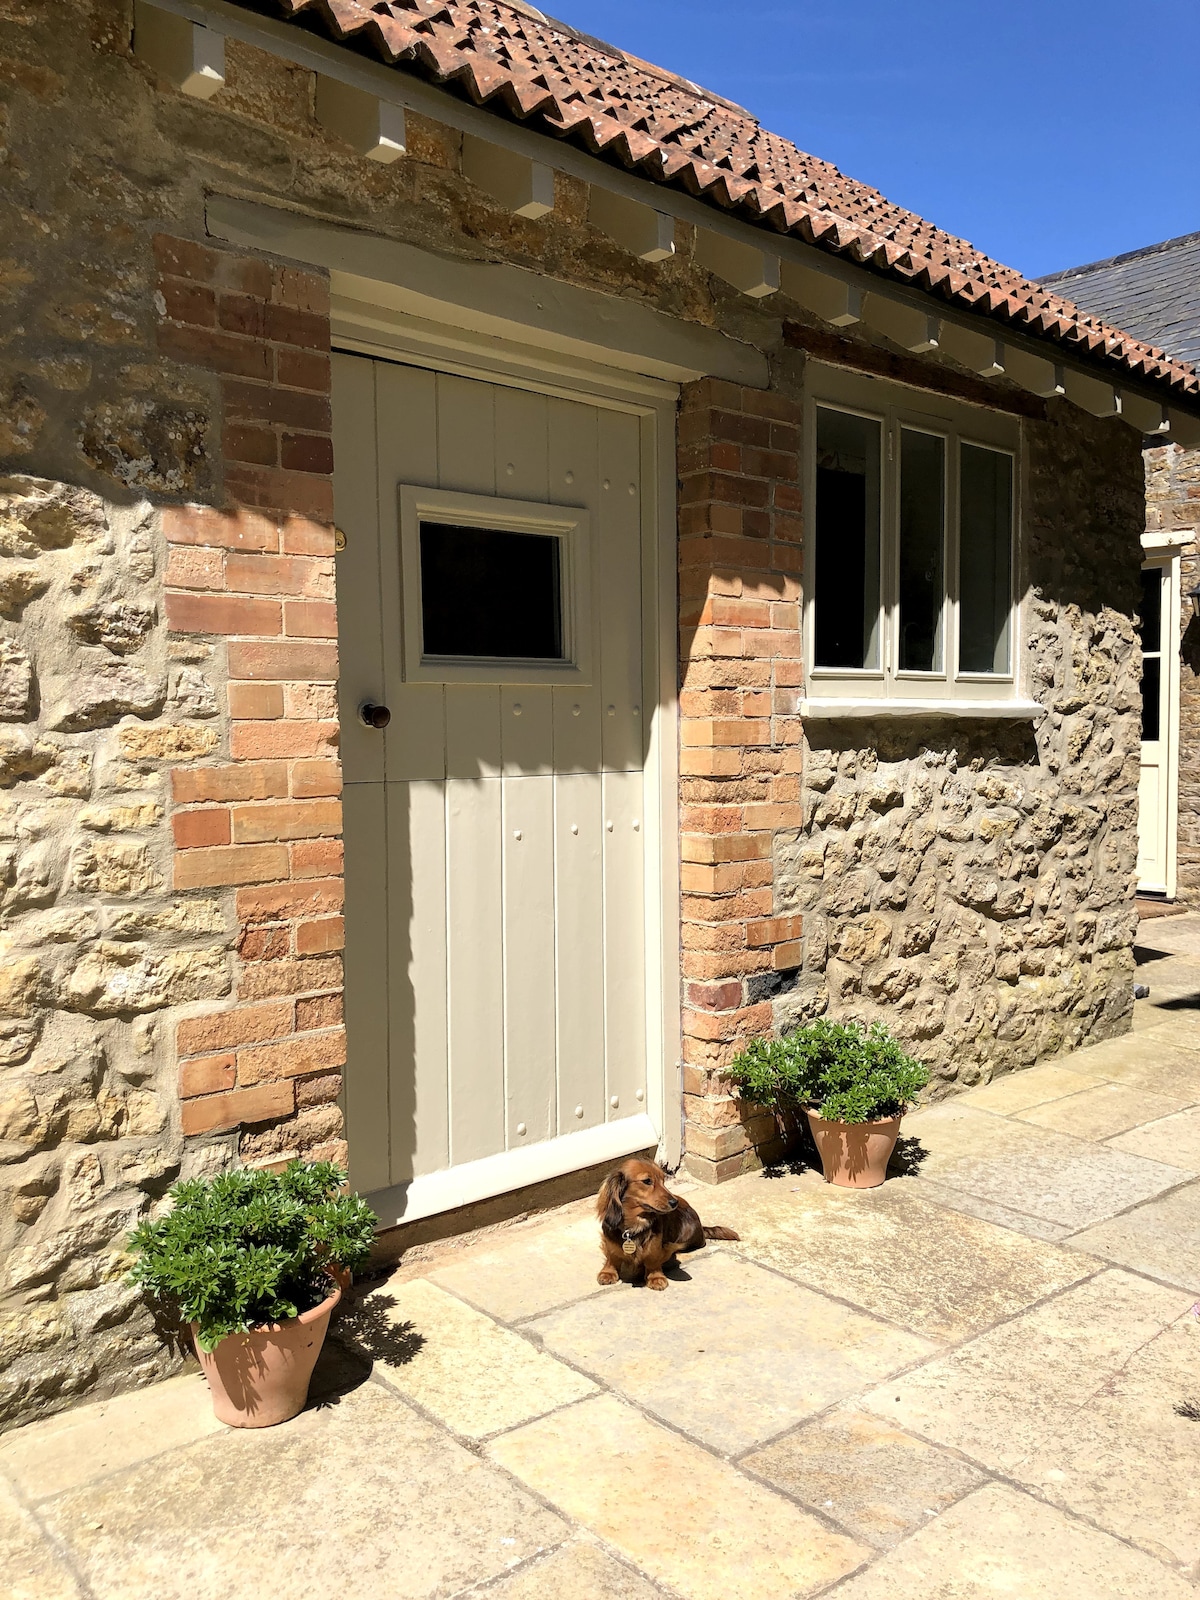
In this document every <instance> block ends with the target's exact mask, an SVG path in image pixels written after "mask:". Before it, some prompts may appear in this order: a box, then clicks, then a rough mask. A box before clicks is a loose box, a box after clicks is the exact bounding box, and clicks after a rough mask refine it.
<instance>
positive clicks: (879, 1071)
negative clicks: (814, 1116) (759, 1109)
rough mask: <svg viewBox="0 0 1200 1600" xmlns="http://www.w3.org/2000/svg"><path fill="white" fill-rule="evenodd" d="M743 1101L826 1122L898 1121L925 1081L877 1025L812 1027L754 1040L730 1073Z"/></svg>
mask: <svg viewBox="0 0 1200 1600" xmlns="http://www.w3.org/2000/svg"><path fill="white" fill-rule="evenodd" d="M728 1077H729V1078H730V1080H731V1082H733V1083H734V1084H736V1085H737V1087H738V1088H739V1089H740V1090H741V1093H742V1095H743V1097H744V1098H745V1099H747V1100H752V1101H754V1102H755V1103H756V1104H757V1105H761V1106H766V1107H768V1108H770V1109H774V1110H782V1109H793V1108H796V1107H801V1106H804V1107H811V1108H812V1109H814V1110H815V1111H817V1112H818V1114H819V1115H820V1116H822V1117H824V1118H825V1119H826V1120H827V1121H829V1122H875V1121H878V1120H879V1119H880V1118H882V1117H897V1116H900V1115H902V1113H903V1112H904V1111H905V1109H906V1108H907V1107H908V1106H910V1105H911V1104H912V1103H913V1101H914V1100H915V1099H916V1098H917V1096H918V1095H919V1094H920V1092H921V1090H922V1089H924V1088H925V1086H926V1084H927V1083H928V1082H929V1071H928V1069H927V1068H926V1067H924V1066H922V1065H921V1063H920V1062H919V1061H916V1060H914V1059H913V1057H912V1056H910V1055H907V1054H906V1053H905V1051H904V1049H903V1048H902V1046H901V1045H900V1043H899V1042H898V1041H897V1040H896V1039H894V1038H893V1037H892V1035H891V1034H890V1033H889V1032H888V1030H887V1029H886V1028H885V1027H884V1026H883V1025H882V1024H881V1023H878V1022H876V1023H872V1025H871V1026H870V1027H869V1028H864V1027H863V1026H862V1024H861V1023H858V1022H833V1021H831V1020H830V1019H829V1018H828V1017H819V1018H818V1019H817V1020H816V1021H815V1022H810V1023H808V1024H807V1025H806V1026H805V1027H802V1028H797V1029H796V1030H795V1031H794V1032H792V1033H788V1034H785V1035H784V1036H783V1038H781V1039H753V1040H751V1042H750V1044H749V1045H747V1047H746V1049H745V1050H743V1051H742V1052H741V1054H740V1055H738V1056H737V1057H736V1058H735V1059H734V1060H733V1062H732V1063H731V1064H730V1066H729V1068H728Z"/></svg>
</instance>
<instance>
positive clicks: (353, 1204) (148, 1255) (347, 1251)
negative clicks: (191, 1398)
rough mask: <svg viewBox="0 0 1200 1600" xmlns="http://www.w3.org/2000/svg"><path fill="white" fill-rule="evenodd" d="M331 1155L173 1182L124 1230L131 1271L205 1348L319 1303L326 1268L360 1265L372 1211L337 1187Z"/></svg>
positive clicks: (326, 1284) (325, 1288)
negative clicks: (154, 1208)
mask: <svg viewBox="0 0 1200 1600" xmlns="http://www.w3.org/2000/svg"><path fill="white" fill-rule="evenodd" d="M344 1182H345V1174H344V1173H343V1172H342V1171H341V1169H340V1168H339V1167H337V1166H335V1165H334V1164H333V1163H332V1162H329V1161H310V1162H304V1161H292V1162H290V1163H289V1164H288V1166H287V1167H285V1168H284V1170H283V1171H282V1172H277V1173H273V1172H262V1171H257V1170H253V1169H249V1168H238V1169H237V1170H235V1171H233V1172H224V1173H221V1174H220V1176H218V1177H216V1178H211V1179H200V1178H193V1179H189V1180H187V1181H185V1182H183V1183H177V1184H176V1185H175V1187H174V1188H173V1189H172V1190H171V1193H170V1196H169V1198H170V1200H171V1209H170V1210H169V1211H168V1212H166V1214H165V1215H164V1216H162V1217H159V1218H157V1219H156V1220H154V1221H146V1222H141V1223H139V1224H138V1226H137V1227H136V1228H134V1229H133V1231H132V1232H131V1233H130V1235H129V1240H128V1244H129V1249H130V1250H131V1251H133V1253H134V1255H135V1258H136V1259H135V1260H134V1263H133V1266H132V1268H131V1269H130V1273H129V1276H130V1278H131V1280H132V1281H133V1282H134V1283H138V1284H140V1285H141V1286H142V1287H143V1288H144V1289H145V1290H146V1291H147V1293H148V1294H149V1295H150V1296H151V1297H152V1298H154V1299H156V1300H160V1301H163V1302H165V1303H166V1304H168V1305H170V1306H172V1307H174V1309H175V1310H176V1311H177V1313H178V1315H179V1317H180V1318H181V1320H182V1321H184V1322H194V1323H196V1325H197V1338H198V1341H199V1344H200V1347H201V1349H202V1350H213V1349H215V1348H216V1346H217V1345H218V1344H219V1343H220V1342H221V1340H222V1339H224V1338H227V1337H228V1336H229V1335H230V1334H234V1333H245V1332H247V1331H248V1330H249V1329H251V1328H255V1327H259V1326H261V1325H262V1324H263V1323H271V1322H286V1321H288V1320H289V1319H290V1318H292V1317H296V1316H299V1315H300V1313H301V1312H302V1311H308V1310H310V1309H311V1308H312V1307H313V1306H317V1305H320V1303H321V1301H322V1300H324V1299H326V1298H327V1296H328V1294H329V1291H330V1276H329V1272H330V1268H332V1267H339V1268H343V1267H344V1268H348V1269H349V1270H350V1271H352V1272H353V1271H356V1270H358V1269H359V1268H361V1267H362V1266H364V1265H365V1264H366V1262H367V1260H368V1258H369V1256H370V1253H371V1245H372V1242H373V1240H374V1237H375V1222H376V1218H375V1213H374V1212H373V1211H372V1210H371V1208H370V1206H369V1205H367V1203H366V1201H365V1200H363V1199H361V1198H360V1197H359V1196H358V1195H348V1194H343V1193H342V1186H343V1184H344Z"/></svg>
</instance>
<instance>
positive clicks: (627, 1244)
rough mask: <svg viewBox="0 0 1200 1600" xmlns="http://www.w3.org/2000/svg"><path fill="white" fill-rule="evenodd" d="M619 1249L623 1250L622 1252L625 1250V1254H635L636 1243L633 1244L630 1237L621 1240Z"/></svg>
mask: <svg viewBox="0 0 1200 1600" xmlns="http://www.w3.org/2000/svg"><path fill="white" fill-rule="evenodd" d="M621 1249H622V1250H624V1252H625V1254H626V1255H627V1256H632V1255H636V1253H637V1245H636V1244H634V1242H633V1240H632V1239H625V1240H623V1241H622V1244H621Z"/></svg>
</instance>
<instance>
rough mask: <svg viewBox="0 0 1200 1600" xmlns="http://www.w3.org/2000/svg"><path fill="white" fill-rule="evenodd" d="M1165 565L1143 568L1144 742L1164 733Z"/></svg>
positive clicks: (1146, 742) (1148, 741)
mask: <svg viewBox="0 0 1200 1600" xmlns="http://www.w3.org/2000/svg"><path fill="white" fill-rule="evenodd" d="M1165 575H1166V574H1165V569H1164V568H1162V567H1143V568H1142V605H1141V619H1142V621H1141V628H1140V630H1139V631H1140V633H1141V638H1142V742H1143V744H1150V743H1153V741H1154V740H1155V739H1158V738H1161V736H1162V618H1163V604H1162V592H1163V579H1164V577H1165Z"/></svg>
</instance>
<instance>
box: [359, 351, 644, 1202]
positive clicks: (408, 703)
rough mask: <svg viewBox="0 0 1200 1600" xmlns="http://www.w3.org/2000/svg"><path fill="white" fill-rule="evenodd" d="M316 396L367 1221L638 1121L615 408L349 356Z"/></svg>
mask: <svg viewBox="0 0 1200 1600" xmlns="http://www.w3.org/2000/svg"><path fill="white" fill-rule="evenodd" d="M333 396H334V427H335V452H336V456H335V459H336V478H335V491H336V499H337V517H338V525H339V527H340V529H341V530H342V531H343V532H344V533H345V535H346V545H345V549H344V550H343V551H342V552H341V553H340V554H339V556H338V558H337V559H338V603H339V619H340V620H339V626H340V630H341V653H342V665H341V681H342V706H341V721H342V743H343V760H344V766H345V779H346V786H345V836H346V874H347V885H346V891H347V910H346V917H347V947H346V1005H347V1032H348V1041H347V1042H348V1051H349V1059H348V1065H347V1073H346V1115H347V1136H348V1139H349V1146H350V1165H351V1178H352V1181H353V1182H354V1184H355V1185H356V1187H358V1188H359V1189H360V1190H362V1191H363V1192H371V1193H373V1194H376V1195H383V1196H384V1197H385V1198H386V1200H387V1204H386V1205H385V1206H384V1207H383V1209H382V1210H381V1215H382V1216H383V1220H384V1221H385V1223H386V1222H387V1221H389V1220H398V1219H399V1218H400V1217H402V1216H405V1215H414V1214H421V1213H422V1212H424V1211H428V1210H437V1209H443V1208H445V1206H447V1205H449V1204H452V1203H455V1200H456V1199H457V1200H459V1201H461V1200H462V1199H464V1198H477V1197H478V1194H479V1193H481V1192H483V1191H472V1192H468V1193H465V1194H458V1193H457V1192H456V1191H455V1189H454V1185H453V1183H450V1184H443V1185H442V1187H441V1189H438V1185H437V1184H436V1183H434V1184H433V1185H432V1186H431V1185H429V1184H426V1186H425V1189H426V1192H427V1194H428V1192H429V1191H430V1189H431V1187H432V1188H433V1189H435V1190H438V1193H439V1194H441V1196H442V1198H441V1201H440V1203H436V1202H435V1203H429V1202H428V1201H427V1203H426V1204H425V1205H424V1206H421V1207H418V1208H415V1209H414V1206H413V1205H412V1204H407V1205H406V1204H405V1194H406V1192H407V1190H408V1188H409V1186H410V1184H411V1180H413V1179H417V1180H421V1179H424V1178H427V1177H428V1176H429V1175H432V1174H439V1173H449V1174H450V1176H451V1178H453V1175H454V1173H456V1172H458V1171H460V1170H461V1169H463V1168H464V1167H465V1166H468V1165H469V1164H471V1163H479V1162H481V1161H487V1160H488V1158H493V1159H492V1161H491V1163H490V1166H489V1169H488V1170H489V1171H491V1172H492V1180H493V1181H491V1183H490V1184H489V1185H487V1186H485V1187H487V1188H489V1189H490V1191H491V1192H499V1191H500V1190H502V1189H503V1188H514V1187H518V1186H519V1185H520V1184H521V1183H522V1182H524V1181H529V1177H530V1175H531V1174H532V1175H534V1176H538V1175H545V1174H541V1173H538V1172H537V1171H536V1155H535V1159H534V1161H533V1162H532V1164H531V1163H530V1162H526V1161H524V1160H522V1158H521V1157H520V1155H519V1154H518V1153H519V1152H521V1151H535V1150H536V1147H537V1146H539V1145H544V1142H545V1141H549V1140H553V1139H558V1138H561V1137H562V1136H563V1135H568V1134H577V1133H582V1132H583V1131H584V1130H589V1129H591V1130H594V1133H595V1134H598V1135H600V1137H601V1141H603V1139H604V1138H606V1137H607V1134H606V1131H605V1130H606V1128H607V1126H608V1125H610V1124H612V1123H614V1122H617V1121H620V1120H621V1119H628V1118H639V1117H640V1119H641V1121H640V1122H639V1123H637V1124H634V1123H630V1124H629V1129H630V1130H634V1129H635V1128H641V1126H642V1124H644V1122H645V1113H646V1111H647V1109H648V1108H647V1065H646V1064H647V1044H646V1040H647V1020H646V1019H647V995H646V896H645V887H644V886H645V882H646V862H645V849H646V837H647V829H646V828H645V826H644V820H643V777H644V765H645V760H646V752H645V740H646V731H645V729H644V727H643V723H644V722H645V720H646V719H645V718H644V717H643V715H642V700H643V676H644V675H643V605H642V598H641V596H642V578H641V574H642V533H641V525H642V514H641V469H640V452H641V445H640V437H641V436H640V433H639V421H638V418H637V417H636V416H634V415H630V414H627V413H625V412H623V411H620V410H616V409H606V408H604V407H601V406H590V405H587V404H583V403H580V402H577V401H573V400H566V399H559V398H555V397H552V396H547V395H543V394H538V393H534V392H531V391H528V390H525V389H520V388H515V387H506V386H504V385H501V384H496V383H490V382H484V381H482V380H479V379H475V378H465V377H458V376H453V375H449V374H445V373H440V372H435V371H431V370H426V369H424V368H418V367H410V366H404V365H401V364H399V363H395V362H390V361H375V360H370V359H367V358H365V357H361V356H351V355H338V356H335V358H334V385H333ZM364 704H366V705H368V706H377V707H380V708H386V709H385V711H382V710H377V711H375V712H374V713H371V712H369V711H368V712H367V713H366V715H367V716H368V717H369V716H371V715H374V717H375V720H377V721H382V720H383V718H384V715H385V714H386V713H390V720H388V721H387V722H386V726H383V727H379V728H377V727H374V726H368V725H367V724H366V722H364V720H363V718H364V713H363V709H362V708H363V706H364ZM611 1132H612V1134H614V1135H616V1142H617V1144H619V1143H620V1135H621V1130H619V1129H612V1130H611ZM608 1142H609V1144H610V1145H612V1144H613V1141H612V1140H611V1139H609V1141H608ZM641 1142H642V1143H645V1138H644V1135H643V1136H642V1139H641ZM637 1143H638V1140H637V1139H636V1138H633V1139H632V1141H631V1142H628V1143H627V1144H626V1145H625V1148H627V1149H632V1148H634V1146H635V1145H636V1144H637ZM584 1144H586V1140H582V1141H581V1140H577V1141H575V1145H574V1146H573V1148H578V1149H579V1150H580V1158H579V1159H578V1160H574V1161H570V1162H568V1163H567V1167H566V1168H563V1170H567V1169H568V1168H569V1167H570V1166H583V1165H586V1164H588V1158H587V1154H586V1152H585V1151H584V1150H583V1148H582V1146H583V1145H584ZM613 1147H614V1148H615V1145H614V1146H613ZM555 1148H556V1150H559V1151H561V1149H562V1148H563V1147H561V1146H560V1147H555ZM608 1153H609V1151H608V1149H607V1148H606V1149H605V1150H604V1151H603V1152H602V1153H601V1154H599V1155H596V1154H594V1155H592V1156H591V1159H593V1160H596V1159H604V1158H605V1157H606V1156H607V1154H608ZM495 1158H502V1160H501V1164H500V1166H499V1167H497V1165H496V1160H495ZM560 1165H561V1164H560ZM472 1170H475V1171H478V1170H482V1169H472ZM497 1171H499V1172H500V1173H501V1174H502V1176H501V1179H500V1180H499V1181H496V1179H495V1173H496V1172H497ZM505 1173H507V1175H508V1176H507V1178H505V1177H504V1176H503V1174H505ZM389 1190H391V1191H393V1192H392V1193H391V1194H390V1195H388V1194H387V1191H389ZM413 1192H414V1194H415V1192H416V1190H414V1191H413ZM389 1208H390V1209H389Z"/></svg>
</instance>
